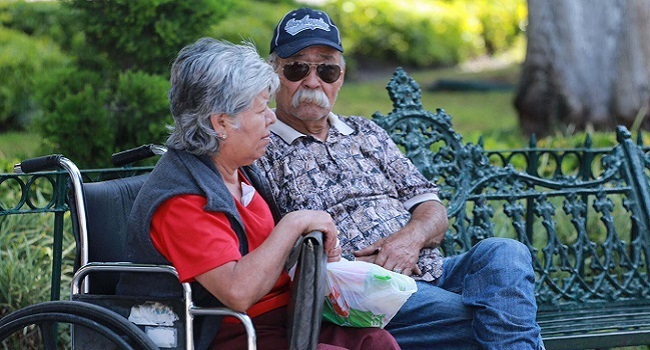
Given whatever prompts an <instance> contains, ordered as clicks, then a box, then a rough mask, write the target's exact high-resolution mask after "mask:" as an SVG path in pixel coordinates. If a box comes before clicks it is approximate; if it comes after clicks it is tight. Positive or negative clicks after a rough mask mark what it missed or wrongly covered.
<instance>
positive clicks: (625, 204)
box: [373, 68, 650, 310]
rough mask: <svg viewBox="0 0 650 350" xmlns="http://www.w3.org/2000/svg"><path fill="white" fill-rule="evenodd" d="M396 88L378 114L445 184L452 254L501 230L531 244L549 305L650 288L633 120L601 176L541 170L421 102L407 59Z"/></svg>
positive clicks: (641, 293)
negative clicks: (464, 132)
mask: <svg viewBox="0 0 650 350" xmlns="http://www.w3.org/2000/svg"><path fill="white" fill-rule="evenodd" d="M387 90H388V93H389V96H390V98H391V100H392V101H393V108H394V109H393V111H392V112H390V113H389V114H388V115H385V116H384V115H382V114H380V113H375V114H374V115H373V120H374V121H375V122H376V123H377V124H379V125H380V126H381V127H382V128H384V129H385V130H386V131H387V132H388V133H389V134H390V135H391V136H392V138H393V140H394V141H395V142H396V144H397V145H398V146H399V147H401V148H402V149H403V151H404V153H405V154H406V156H407V157H409V158H410V159H411V160H412V161H413V162H414V163H415V165H416V166H417V167H418V169H419V170H420V171H421V172H422V173H423V174H424V175H425V176H426V177H427V178H428V179H430V180H432V181H434V182H435V183H437V184H438V185H439V186H440V196H441V198H442V199H443V201H444V202H445V204H446V205H447V210H448V215H449V218H450V229H449V231H448V232H447V235H446V237H445V240H444V242H443V244H442V249H443V251H444V252H445V254H446V255H453V254H458V253H461V252H464V251H466V250H467V249H469V248H470V247H471V246H472V245H473V244H475V243H476V242H477V241H479V240H481V239H484V238H486V237H492V236H499V237H510V238H514V239H517V240H519V241H520V242H522V243H524V244H526V245H527V246H528V247H529V249H530V251H531V253H532V255H533V266H534V269H535V271H536V274H537V278H536V290H537V297H538V303H539V304H540V309H542V310H543V309H545V308H546V309H560V308H561V309H567V308H573V307H577V305H584V304H585V303H594V302H596V303H599V302H608V301H611V300H621V299H629V300H640V299H643V298H645V297H646V296H648V294H650V289H649V287H650V286H649V285H648V284H649V283H648V276H647V266H648V264H647V262H648V259H650V254H649V253H650V252H649V251H648V230H647V228H648V214H647V213H648V211H647V208H648V204H647V203H646V202H647V199H644V198H641V197H640V196H639V195H638V192H639V191H638V190H637V189H636V188H637V186H638V185H639V184H638V183H636V184H634V183H633V182H635V181H636V180H634V179H639V177H638V176H636V177H635V175H633V174H632V171H631V170H630V163H631V160H632V159H635V158H636V159H638V157H639V155H638V154H636V153H635V152H636V151H637V150H638V149H639V148H637V147H636V146H635V145H634V144H633V142H632V141H631V140H630V135H629V132H627V130H626V129H624V128H620V129H619V130H618V137H619V142H620V143H619V145H618V146H616V147H614V148H613V149H612V150H611V151H610V152H608V153H607V154H605V155H604V156H602V158H601V159H600V160H601V163H602V164H601V166H600V172H599V173H596V174H594V175H593V177H592V178H588V179H584V178H581V177H577V176H573V177H572V176H562V177H554V178H542V177H540V176H535V175H530V174H527V173H525V172H520V171H517V170H515V169H514V168H513V167H512V166H509V165H507V166H505V167H504V166H496V165H492V164H490V161H489V159H488V158H487V156H486V152H485V151H484V149H483V148H482V147H481V146H480V145H474V144H471V143H467V144H464V143H463V142H462V137H461V136H460V135H459V134H458V133H457V132H456V131H454V129H453V127H452V124H451V117H450V116H449V115H447V114H446V113H445V111H444V110H442V109H438V110H437V111H436V113H432V112H430V111H427V110H424V109H423V108H422V104H421V101H420V99H421V91H420V87H419V85H418V84H417V83H416V82H415V81H414V80H413V79H412V78H410V77H409V76H408V75H407V74H406V73H405V72H404V71H403V70H402V69H400V68H398V69H397V71H396V72H395V73H394V75H393V78H392V79H391V81H390V82H389V84H388V86H387ZM646 159H647V158H646ZM649 163H650V162H649V161H647V160H646V167H647V164H649ZM643 179H646V180H642V181H641V182H645V185H644V186H645V188H646V189H647V188H648V186H647V177H643ZM637 182H638V181H637Z"/></svg>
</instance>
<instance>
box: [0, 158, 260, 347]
mask: <svg viewBox="0 0 650 350" xmlns="http://www.w3.org/2000/svg"><path fill="white" fill-rule="evenodd" d="M165 150H166V149H165V148H164V147H161V146H156V145H144V146H141V147H138V148H136V149H132V150H127V151H124V152H120V153H116V154H114V155H113V162H114V164H116V165H117V164H119V165H124V164H128V163H131V162H133V161H135V160H140V159H144V158H147V157H150V156H153V155H159V154H162V153H164V151H165ZM60 168H62V169H64V170H65V171H66V172H67V173H68V175H69V176H70V180H71V183H72V191H73V200H74V201H75V204H76V205H75V207H76V214H77V224H78V227H79V246H78V249H79V250H80V268H79V269H78V270H77V271H75V273H74V276H73V278H72V283H71V292H70V298H71V299H72V298H73V297H74V296H75V295H83V294H86V293H88V291H89V284H90V283H89V280H88V276H89V275H90V274H91V273H95V272H136V273H165V274H171V275H173V276H175V277H176V278H178V274H177V272H176V269H175V268H174V267H172V266H168V265H148V264H134V263H131V262H89V261H88V260H89V257H88V250H89V242H88V216H87V213H86V207H85V203H86V198H85V196H84V191H83V179H82V176H81V172H80V171H79V169H78V168H77V166H76V165H75V164H74V163H73V162H72V161H70V160H69V159H67V158H66V157H64V156H62V155H60V154H55V155H49V156H43V157H37V158H32V159H28V160H25V161H23V162H21V163H19V164H16V165H15V166H14V171H15V172H16V173H25V174H27V173H34V172H39V171H44V170H48V169H60ZM106 181H113V180H106ZM181 285H182V290H183V300H184V303H185V308H184V309H185V325H184V327H185V348H186V350H193V349H194V339H193V321H194V318H195V317H196V316H208V315H217V316H232V317H236V318H237V319H239V320H240V321H241V322H242V324H243V325H244V327H245V330H246V333H247V345H248V349H253V350H254V349H256V348H257V345H256V335H255V329H254V327H253V323H252V320H251V318H250V317H249V316H248V315H247V314H245V313H242V312H237V311H234V310H232V309H229V308H225V307H218V308H205V307H198V306H195V305H194V304H193V302H192V289H191V287H190V284H189V283H182V284H181ZM68 303H81V305H83V306H82V307H86V308H89V309H95V308H96V307H97V306H95V305H93V304H89V303H86V302H79V301H71V302H68ZM84 304H85V305H84ZM61 305H62V304H61V302H60V301H50V302H45V303H41V304H36V305H32V306H33V307H34V308H30V309H28V310H24V311H23V312H20V311H21V310H17V311H15V312H14V313H16V315H17V316H16V317H11V315H12V314H14V313H12V314H9V315H7V316H6V317H4V318H3V319H2V320H0V341H2V340H4V339H5V338H6V337H7V336H10V335H11V334H13V333H14V332H15V331H16V329H19V327H20V326H21V325H22V327H25V326H28V325H31V324H35V325H39V326H40V324H41V323H45V324H46V325H47V324H52V323H57V322H63V323H71V324H82V325H84V327H90V328H93V329H94V330H95V331H98V332H99V333H100V334H102V333H106V332H105V331H106V330H102V329H101V328H102V327H106V328H111V329H112V330H113V331H115V327H114V326H110V325H103V324H102V322H104V323H111V324H113V323H115V324H121V323H123V322H122V321H123V320H124V318H123V317H122V316H121V315H118V314H116V313H114V312H112V311H111V310H110V309H107V308H102V309H104V310H105V311H106V318H105V319H102V320H99V321H95V320H92V321H94V322H99V326H97V327H95V326H93V324H94V323H93V322H89V321H88V320H87V317H86V318H84V317H83V316H79V315H77V316H79V317H73V316H74V315H73V316H70V315H66V314H64V313H62V312H60V311H56V310H59V309H61ZM66 305H67V306H65V307H63V308H66V307H69V304H66ZM88 305H90V306H88ZM25 309H27V308H25ZM43 310H52V311H48V312H45V313H44V311H43ZM81 310H83V309H81ZM99 310H101V309H99ZM30 312H34V313H35V314H29V313H30ZM25 313H27V314H28V315H24V314H25ZM81 313H83V312H81ZM39 314H40V316H39ZM115 317H120V318H122V320H112V318H115ZM79 318H81V319H79ZM107 320H108V321H110V322H107ZM113 321H115V322H113ZM17 327H18V328H17ZM98 327H99V329H98ZM122 327H123V328H124V327H126V326H122ZM41 330H42V332H43V334H44V335H43V339H44V341H45V342H46V343H47V342H48V341H53V339H49V340H48V339H46V338H50V337H51V335H50V336H46V334H47V333H48V332H49V331H48V330H44V329H43V327H41ZM120 331H121V332H123V330H120ZM131 331H133V332H138V331H139V332H141V333H142V335H143V336H145V337H146V335H145V333H144V332H143V331H141V330H140V329H139V328H137V327H136V329H135V330H131ZM122 334H123V333H122ZM118 338H119V336H118ZM54 340H55V339H54ZM112 340H113V341H114V342H115V341H116V340H115V339H112ZM117 342H118V345H120V346H121V347H124V346H125V344H124V343H120V341H119V340H117ZM50 345H51V344H50ZM140 346H145V345H140ZM156 348H157V347H156Z"/></svg>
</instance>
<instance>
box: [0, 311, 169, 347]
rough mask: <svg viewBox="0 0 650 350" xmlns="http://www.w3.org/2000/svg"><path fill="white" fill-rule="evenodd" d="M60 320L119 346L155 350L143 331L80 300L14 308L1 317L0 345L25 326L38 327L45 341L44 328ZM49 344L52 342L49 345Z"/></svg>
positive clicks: (45, 333)
mask: <svg viewBox="0 0 650 350" xmlns="http://www.w3.org/2000/svg"><path fill="white" fill-rule="evenodd" d="M58 323H63V324H71V325H77V326H82V327H85V328H87V329H89V330H92V331H94V332H97V334H99V335H102V336H104V337H105V338H106V339H108V340H110V341H111V342H112V343H113V344H115V345H116V348H118V349H133V350H158V347H157V346H156V345H155V344H154V343H153V341H152V340H151V339H149V337H147V335H146V334H144V332H142V331H141V330H140V329H139V328H138V327H137V326H136V325H134V324H132V323H131V322H129V321H128V320H126V319H125V318H124V317H122V316H120V315H118V314H117V313H115V312H113V311H111V310H108V309H106V308H103V307H100V306H97V305H93V304H89V303H84V302H79V301H50V302H45V303H41V304H35V305H31V306H28V307H25V308H22V309H20V310H16V311H14V312H12V313H11V314H9V315H7V316H5V317H3V318H2V319H1V320H0V344H1V343H2V342H3V341H4V340H5V339H7V338H8V337H9V336H11V335H12V334H14V333H16V332H18V331H21V330H23V329H24V328H25V327H28V326H32V325H35V326H39V327H40V328H41V331H42V333H43V340H44V341H47V340H48V339H47V338H48V336H47V333H48V330H47V328H46V327H51V326H52V325H55V324H58ZM50 345H51V344H50Z"/></svg>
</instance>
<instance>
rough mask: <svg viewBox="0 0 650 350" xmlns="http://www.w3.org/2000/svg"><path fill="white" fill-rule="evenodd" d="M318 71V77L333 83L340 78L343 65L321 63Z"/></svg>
mask: <svg viewBox="0 0 650 350" xmlns="http://www.w3.org/2000/svg"><path fill="white" fill-rule="evenodd" d="M316 73H318V77H319V78H321V80H322V81H324V82H326V83H328V84H331V83H333V82H335V81H337V80H339V77H340V76H341V67H339V66H337V65H335V64H320V65H318V67H317V68H316Z"/></svg>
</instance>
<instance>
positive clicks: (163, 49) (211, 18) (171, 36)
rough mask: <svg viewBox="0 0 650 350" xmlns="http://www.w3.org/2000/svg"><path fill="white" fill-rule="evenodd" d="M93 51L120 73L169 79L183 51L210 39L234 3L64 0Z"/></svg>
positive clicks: (209, 0) (210, 0)
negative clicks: (211, 29)
mask: <svg viewBox="0 0 650 350" xmlns="http://www.w3.org/2000/svg"><path fill="white" fill-rule="evenodd" d="M63 3H64V4H66V5H68V6H69V7H70V8H71V9H73V10H75V11H77V12H76V13H77V16H76V17H75V18H76V19H77V20H78V21H79V22H80V23H81V25H82V28H83V31H84V33H85V34H86V36H87V44H88V46H90V47H92V48H93V51H96V52H101V53H104V54H106V55H107V57H108V59H109V61H110V62H112V64H114V67H115V69H117V70H120V71H127V70H142V71H144V72H148V73H152V74H163V75H167V74H169V68H170V63H171V62H172V61H173V59H174V57H175V56H176V54H177V53H178V51H179V50H180V49H181V48H182V47H183V46H185V45H187V44H188V43H190V42H193V41H195V40H196V39H198V38H199V37H200V36H204V35H206V34H207V32H208V29H209V27H210V25H211V24H212V23H217V22H219V21H220V20H221V19H222V18H224V17H225V16H226V14H227V13H228V11H229V10H230V8H231V7H232V5H233V3H234V0H200V1H175V0H139V1H132V0H115V1H87V0H64V1H63Z"/></svg>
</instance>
